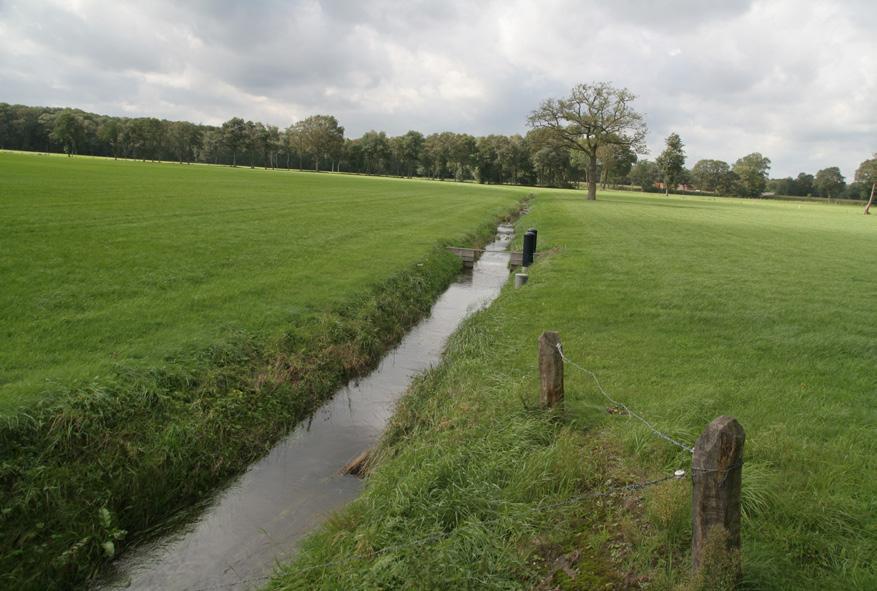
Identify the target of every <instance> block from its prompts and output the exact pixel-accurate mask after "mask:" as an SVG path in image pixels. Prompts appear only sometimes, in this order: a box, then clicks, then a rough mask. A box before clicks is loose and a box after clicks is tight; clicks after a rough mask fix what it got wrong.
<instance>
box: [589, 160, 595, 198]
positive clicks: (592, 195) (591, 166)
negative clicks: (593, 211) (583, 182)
mask: <svg viewBox="0 0 877 591" xmlns="http://www.w3.org/2000/svg"><path fill="white" fill-rule="evenodd" d="M589 156H590V160H589V162H588V201H596V200H597V155H596V154H589Z"/></svg>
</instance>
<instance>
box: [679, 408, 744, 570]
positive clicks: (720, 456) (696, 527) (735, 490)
mask: <svg viewBox="0 0 877 591" xmlns="http://www.w3.org/2000/svg"><path fill="white" fill-rule="evenodd" d="M745 441H746V433H745V432H744V431H743V427H741V426H740V423H738V422H737V419H735V418H733V417H724V416H723V417H719V418H717V419H715V420H714V421H713V422H712V423H710V424H709V425H708V426H707V428H706V429H705V430H704V432H703V433H702V434H701V436H700V437H699V438H698V439H697V443H696V444H695V446H694V459H693V460H692V462H691V482H692V486H693V489H694V490H693V494H692V497H691V521H692V530H693V531H692V540H691V555H692V563H693V566H694V570H695V571H697V570H699V569H700V568H701V567H702V566H704V565H703V559H704V553H705V551H706V550H708V547H707V546H708V543H707V542H708V536H709V535H710V531H711V530H713V529H714V528H717V527H718V528H722V529H723V530H724V532H723V531H721V530H719V531H718V532H716V533H715V534H714V535H723V536H726V538H725V549H726V550H727V551H728V552H736V551H739V549H740V486H741V484H742V476H743V444H744V442H745ZM737 568H738V569H739V562H738V567H737ZM737 574H738V575H739V572H738V573H737Z"/></svg>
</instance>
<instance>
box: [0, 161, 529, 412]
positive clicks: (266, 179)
mask: <svg viewBox="0 0 877 591" xmlns="http://www.w3.org/2000/svg"><path fill="white" fill-rule="evenodd" d="M519 198H520V195H517V194H513V193H512V191H508V190H506V191H503V190H492V191H491V190H488V191H485V190H483V189H482V188H479V187H474V186H472V185H466V186H461V185H456V184H451V183H438V182H403V181H400V180H397V179H369V178H363V177H355V176H341V175H332V176H329V175H316V174H311V173H304V174H302V173H297V172H288V171H265V170H261V169H255V170H251V169H249V168H227V167H215V166H203V165H202V166H185V165H183V166H181V165H177V164H171V163H142V162H132V161H121V160H120V161H113V160H111V159H99V158H86V157H78V158H64V157H59V156H47V155H46V156H42V155H35V154H21V153H12V152H0V219H2V224H3V232H0V284H2V286H3V287H2V289H0V319H2V326H3V328H2V335H3V338H2V340H0V415H2V414H11V413H13V412H14V411H15V409H16V408H18V407H21V406H27V405H28V404H30V403H32V402H34V401H36V400H39V399H42V398H45V397H51V396H52V395H53V394H55V393H57V392H58V391H63V390H64V389H65V388H68V387H69V386H70V385H71V384H73V383H78V382H83V381H85V382H88V381H94V380H100V379H101V378H102V377H105V376H106V375H108V374H111V373H113V372H114V371H116V370H117V369H118V368H120V367H124V368H131V367H151V366H155V365H160V364H161V363H162V361H163V360H164V359H165V358H167V357H174V356H177V355H179V354H180V352H182V351H184V350H190V349H193V348H194V349H197V348H204V347H207V346H211V345H214V344H215V343H217V342H222V341H223V340H225V339H227V338H228V335H230V334H234V333H237V332H241V331H245V332H248V333H249V332H258V333H260V334H263V335H264V336H265V337H266V338H270V337H273V336H276V335H279V334H280V333H281V332H282V331H283V330H285V329H286V328H288V327H289V326H291V325H296V324H301V323H303V322H304V320H305V319H306V318H308V317H310V316H313V315H315V314H319V313H322V312H325V311H326V310H330V309H332V308H333V307H334V306H337V305H339V304H341V303H343V302H345V301H347V300H348V299H349V298H350V297H351V296H352V295H355V294H356V293H358V292H363V291H367V290H368V289H369V288H370V287H372V286H374V285H378V284H380V283H381V282H382V281H384V280H386V279H387V278H388V277H389V276H391V275H392V274H393V273H395V272H397V271H398V270H400V269H403V268H405V267H407V266H408V265H411V264H412V263H414V262H416V261H417V260H419V259H420V258H423V257H424V256H425V254H426V253H427V252H429V250H430V249H431V248H432V247H433V246H434V245H435V244H437V243H438V242H439V241H443V240H450V239H454V238H459V237H461V236H462V235H463V234H466V233H467V232H470V231H472V230H473V229H475V228H477V227H479V226H480V225H481V224H483V223H484V222H485V221H489V220H492V219H494V217H495V216H497V215H498V214H499V212H501V211H505V210H507V209H509V208H510V207H511V206H512V205H513V203H514V202H515V201H516V200H517V199H519Z"/></svg>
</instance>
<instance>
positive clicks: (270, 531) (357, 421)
mask: <svg viewBox="0 0 877 591" xmlns="http://www.w3.org/2000/svg"><path fill="white" fill-rule="evenodd" d="M511 232H512V228H511V227H510V226H500V227H499V229H498V234H497V238H496V241H495V242H493V243H492V244H490V245H488V246H487V248H486V252H485V253H484V254H483V255H482V256H481V258H480V259H479V260H478V261H477V262H476V263H475V267H474V268H473V269H472V271H471V273H469V272H467V273H465V274H463V275H461V276H460V278H459V279H458V280H457V281H456V282H455V283H453V284H452V285H451V286H450V287H448V289H447V291H445V292H444V294H442V295H441V297H439V299H438V300H437V301H436V303H435V304H434V305H433V307H432V310H431V313H430V316H429V317H428V318H426V319H424V320H423V321H421V322H420V323H419V324H418V325H417V326H415V327H414V328H413V329H412V330H411V332H409V333H408V334H407V335H406V336H405V338H404V339H403V340H402V342H401V343H400V344H399V346H397V347H396V348H395V349H393V350H392V351H390V352H389V353H388V354H387V355H386V356H385V357H384V359H383V360H382V361H381V363H380V365H379V366H378V368H377V369H375V371H373V372H372V373H371V374H369V375H368V376H367V377H365V378H363V379H360V380H358V381H355V382H351V383H350V384H348V385H347V386H346V387H344V388H341V389H340V390H339V391H338V392H336V393H335V395H334V397H333V398H332V399H331V400H329V401H327V402H326V403H325V404H324V405H323V406H322V407H321V408H320V409H319V410H318V411H317V412H316V413H315V414H314V416H313V417H312V418H311V420H309V421H306V422H304V423H302V424H301V425H300V426H299V427H298V428H296V429H295V431H294V432H293V433H292V434H290V435H289V436H288V437H287V438H286V439H284V440H282V441H281V442H280V443H279V444H277V446H276V447H274V449H273V450H271V452H269V453H268V455H266V456H265V457H264V458H262V459H261V460H260V461H258V462H256V463H255V464H253V465H252V466H250V468H249V469H248V470H247V471H246V472H245V473H244V474H242V475H241V476H240V477H239V478H238V479H237V480H235V481H234V482H233V483H232V484H231V485H229V486H228V487H227V488H225V489H224V490H223V491H222V492H220V493H219V494H218V495H217V496H216V498H215V499H214V500H213V502H212V503H211V504H209V505H208V506H207V507H206V508H205V509H204V510H203V511H202V512H201V514H200V515H199V517H198V518H197V519H196V520H193V521H192V522H191V523H190V524H188V525H187V526H185V527H182V528H178V530H177V531H174V532H173V533H172V534H168V535H167V536H165V537H164V538H162V539H158V540H156V541H153V542H151V543H148V544H143V545H141V546H140V547H138V548H135V549H133V550H132V551H131V552H129V553H128V554H127V555H125V556H124V557H123V558H122V559H120V560H119V561H117V562H116V564H115V565H114V567H113V569H112V571H111V572H110V574H109V576H108V577H107V579H105V580H104V581H103V582H102V583H101V584H99V585H97V588H98V589H102V590H116V589H134V590H147V589H148V590H155V589H162V590H167V591H201V590H204V591H207V590H212V589H216V588H218V589H223V590H229V589H231V590H234V589H253V588H258V587H259V586H261V585H262V584H264V582H265V580H266V579H267V577H268V576H269V575H270V574H271V571H272V570H273V568H274V566H275V565H276V564H278V563H283V562H287V561H289V560H290V559H291V558H292V557H293V556H294V555H295V552H296V548H297V544H298V542H299V540H301V538H302V537H303V536H305V535H306V534H307V533H309V532H310V531H312V530H313V529H314V528H315V527H316V526H318V525H319V524H320V523H322V521H323V520H324V519H325V518H326V517H327V516H328V515H329V514H331V513H332V512H333V511H335V510H337V509H339V508H340V507H342V506H343V505H345V504H346V503H348V502H350V501H351V500H353V499H354V498H356V496H357V495H358V494H359V492H360V490H361V489H362V486H363V482H362V481H361V480H360V479H358V478H356V477H353V476H342V475H339V473H338V472H339V469H340V468H341V467H342V466H344V465H345V464H346V463H347V462H348V461H350V460H351V459H353V458H354V457H355V456H356V455H357V454H359V453H360V452H362V451H363V450H365V449H367V448H368V447H370V446H372V445H373V444H374V443H375V442H376V441H377V439H378V437H379V436H380V434H381V432H382V431H383V429H384V426H385V425H386V423H387V420H388V419H389V418H390V416H391V415H392V413H393V407H394V405H395V403H396V401H397V400H398V399H399V397H400V396H401V395H402V394H403V393H404V392H405V390H406V388H407V387H408V385H409V383H410V382H411V379H412V378H413V377H414V376H415V375H416V374H418V373H420V372H422V371H424V370H425V369H427V368H429V367H430V366H432V365H435V364H436V363H437V362H438V361H439V360H440V358H441V354H442V351H443V350H444V347H445V344H446V343H447V340H448V337H449V336H450V335H451V334H452V333H453V332H454V330H456V328H457V327H458V326H459V325H460V323H461V322H462V321H463V320H464V319H465V318H466V317H467V316H468V315H470V314H472V313H473V312H475V311H477V310H479V309H481V308H483V307H485V306H487V305H488V304H490V302H492V301H493V300H494V299H495V298H496V297H497V296H498V295H499V292H500V290H501V289H502V286H503V285H504V284H505V282H506V280H507V279H508V276H509V272H508V261H509V254H508V253H507V252H505V251H506V249H507V247H508V244H509V240H510V239H511Z"/></svg>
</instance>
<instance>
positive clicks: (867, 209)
mask: <svg viewBox="0 0 877 591" xmlns="http://www.w3.org/2000/svg"><path fill="white" fill-rule="evenodd" d="M874 189H877V181H874V182H873V183H871V198H870V199H868V205H866V206H865V215H871V204H872V203H874Z"/></svg>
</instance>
